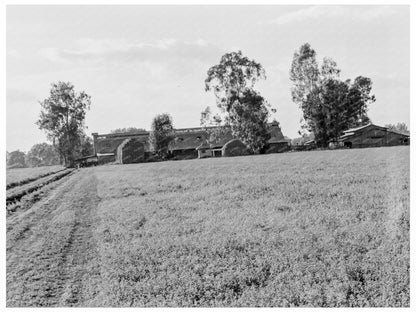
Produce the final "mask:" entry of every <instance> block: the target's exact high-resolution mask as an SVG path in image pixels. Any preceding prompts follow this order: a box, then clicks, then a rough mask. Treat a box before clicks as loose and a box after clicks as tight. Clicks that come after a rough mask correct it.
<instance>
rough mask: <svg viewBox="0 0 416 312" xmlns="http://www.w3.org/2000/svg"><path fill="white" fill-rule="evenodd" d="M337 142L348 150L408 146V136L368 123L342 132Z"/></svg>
mask: <svg viewBox="0 0 416 312" xmlns="http://www.w3.org/2000/svg"><path fill="white" fill-rule="evenodd" d="M339 142H340V145H341V146H344V147H349V148H355V147H377V146H395V145H409V143H410V136H409V135H407V134H403V133H398V132H395V131H392V130H389V129H388V128H386V127H381V126H377V125H374V124H372V123H370V124H367V125H365V126H362V127H358V128H352V129H348V130H346V131H344V132H343V135H342V136H341V137H340V138H339Z"/></svg>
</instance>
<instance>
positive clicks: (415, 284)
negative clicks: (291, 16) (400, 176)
mask: <svg viewBox="0 0 416 312" xmlns="http://www.w3.org/2000/svg"><path fill="white" fill-rule="evenodd" d="M38 4H42V5H56V4H74V5H75V4H89V5H98V4H106V5H110V4H113V5H120V4H122V5H131V4H157V5H171V4H181V5H196V4H199V5H201V4H204V5H207V4H216V5H230V4H231V5H236V4H240V5H263V4H268V5H270V4H278V5H321V4H325V5H384V4H386V5H409V6H410V103H415V100H416V97H415V86H416V79H415V78H416V76H415V65H416V64H415V55H416V49H415V36H416V32H415V28H416V23H415V18H416V4H415V2H414V1H410V0H407V1H404V0H398V1H394V2H393V1H380V0H378V1H375V0H373V1H368V0H367V1H357V0H354V1H348V2H346V1H345V0H344V1H339V0H333V1H322V0H321V1H320V0H315V1H296V0H294V1H264V0H259V1H252V0H251V1H248V0H240V1H235V0H234V1H230V0H226V1H218V0H216V1H201V0H193V1H191V0H187V1H183V0H182V1H166V0H165V1H160V0H153V1H125V0H122V1H108V0H107V1H103V0H102V1H91V0H87V1H80V0H74V1H19V0H16V1H10V0H9V1H7V0H6V1H2V3H1V7H0V21H1V22H0V23H1V26H2V27H1V29H2V32H1V39H2V43H3V44H2V48H1V57H2V58H1V59H2V65H3V66H2V67H1V68H3V70H2V71H1V75H0V77H1V78H0V79H1V89H2V92H1V95H2V105H1V113H0V116H1V117H0V118H1V125H2V132H1V136H0V140H1V158H2V159H1V160H0V161H1V165H0V166H1V167H0V169H1V172H2V173H3V179H2V181H1V184H0V187H1V190H2V192H1V200H2V202H3V203H5V190H6V185H5V175H6V173H5V172H6V168H5V161H6V159H5V147H6V104H5V103H6V70H5V69H6V6H7V5H38ZM392 105H394V103H392ZM415 113H416V111H415V108H414V107H413V105H411V104H410V130H411V146H410V153H411V154H410V155H411V158H410V159H411V164H410V177H411V183H410V207H411V209H410V210H411V214H410V221H411V222H410V224H411V226H410V242H411V261H410V267H411V274H410V278H411V281H410V294H411V296H410V298H411V301H410V310H414V309H415V308H416V304H415V298H416V281H415V278H416V276H415V269H414V267H415V265H416V262H415V250H414V248H412V245H414V242H415V228H414V227H415V226H416V222H415V221H416V217H415V216H416V213H414V212H412V207H414V206H415V203H416V187H415V185H414V183H413V182H414V181H416V179H415V177H416V176H415V174H416V171H415V165H414V159H415V155H416V150H415V148H416V147H415V142H414V139H413V138H415V137H416V136H415V134H416V131H415V129H416V126H415V124H414V123H415V120H414V119H415V118H414V116H415ZM5 218H6V209H3V214H2V218H1V221H2V225H3V235H1V236H2V238H1V248H2V249H1V250H2V254H3V256H2V257H1V260H0V261H1V263H0V265H1V267H2V270H1V278H2V283H1V294H0V302H1V307H2V308H5V307H6V252H5V251H6V227H5V223H6V219H5ZM10 309H11V308H10ZM108 309H110V308H90V309H89V310H93V311H102V310H108ZM117 309H119V308H117ZM225 309H228V308H225ZM273 309H277V310H279V311H281V310H282V311H287V310H290V308H273ZM320 309H322V308H320ZM383 309H385V308H383ZM32 310H33V308H13V311H32ZM59 310H60V311H69V310H72V308H60V309H59ZM144 310H160V311H162V310H165V308H163V309H162V308H160V309H158V308H145V309H144ZM169 310H170V311H182V310H183V308H171V309H169ZM214 310H215V311H217V310H222V311H223V310H224V308H223V309H220V308H198V311H214ZM239 310H242V311H256V310H257V309H256V308H241V309H239ZM308 310H313V311H316V310H315V309H314V308H298V309H296V311H308ZM375 310H379V309H378V308H360V311H375ZM388 310H389V311H398V310H409V309H406V308H388ZM337 311H351V309H350V308H337Z"/></svg>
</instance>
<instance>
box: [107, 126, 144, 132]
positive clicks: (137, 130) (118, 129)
mask: <svg viewBox="0 0 416 312" xmlns="http://www.w3.org/2000/svg"><path fill="white" fill-rule="evenodd" d="M142 132H146V130H145V129H142V128H136V127H127V128H117V129H114V130H111V132H110V133H142Z"/></svg>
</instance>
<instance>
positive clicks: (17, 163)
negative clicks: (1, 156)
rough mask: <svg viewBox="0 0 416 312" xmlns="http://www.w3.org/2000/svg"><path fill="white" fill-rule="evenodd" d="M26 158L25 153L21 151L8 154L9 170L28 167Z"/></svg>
mask: <svg viewBox="0 0 416 312" xmlns="http://www.w3.org/2000/svg"><path fill="white" fill-rule="evenodd" d="M25 156H26V155H25V153H24V152H21V151H19V150H17V151H13V152H10V153H8V155H7V163H6V165H7V168H8V169H11V168H25V167H27V165H26V159H25Z"/></svg>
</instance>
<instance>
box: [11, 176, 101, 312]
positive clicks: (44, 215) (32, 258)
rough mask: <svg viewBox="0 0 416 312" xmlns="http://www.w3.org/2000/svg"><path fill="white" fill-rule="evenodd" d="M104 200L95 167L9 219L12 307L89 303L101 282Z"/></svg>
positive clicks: (61, 184)
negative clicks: (97, 222) (97, 228)
mask: <svg viewBox="0 0 416 312" xmlns="http://www.w3.org/2000/svg"><path fill="white" fill-rule="evenodd" d="M98 202H99V198H98V196H97V178H96V176H95V174H94V169H93V168H91V169H84V170H80V171H79V172H77V173H75V174H73V175H71V176H70V177H68V178H67V179H65V181H63V182H62V183H60V185H58V186H57V187H56V188H55V189H54V190H52V191H51V192H50V194H49V195H48V196H47V197H46V198H44V199H43V200H41V201H39V202H37V203H36V204H35V205H33V207H31V208H30V209H29V210H26V211H23V212H21V213H16V214H14V215H13V216H11V217H10V218H8V219H7V247H6V248H7V306H8V307H14V306H16V307H22V306H77V305H83V306H85V305H87V304H88V301H89V300H90V299H91V298H93V297H94V295H95V287H94V285H96V284H97V282H98V280H99V265H98V262H97V259H98V257H96V244H95V242H94V239H93V235H92V228H91V227H92V226H93V224H94V218H95V214H94V211H95V209H96V207H97V205H98Z"/></svg>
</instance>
